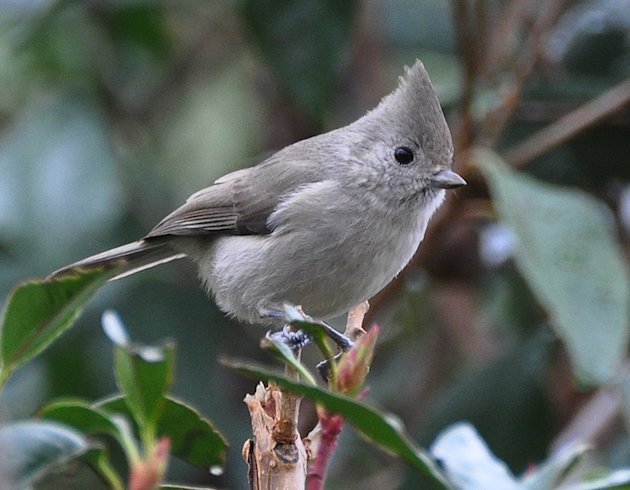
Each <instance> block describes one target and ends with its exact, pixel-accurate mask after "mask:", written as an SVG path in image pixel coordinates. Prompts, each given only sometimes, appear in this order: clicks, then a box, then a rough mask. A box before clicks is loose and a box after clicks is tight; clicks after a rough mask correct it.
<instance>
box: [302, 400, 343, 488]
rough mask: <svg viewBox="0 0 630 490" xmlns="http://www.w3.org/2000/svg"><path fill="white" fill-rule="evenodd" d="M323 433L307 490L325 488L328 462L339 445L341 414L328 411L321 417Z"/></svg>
mask: <svg viewBox="0 0 630 490" xmlns="http://www.w3.org/2000/svg"><path fill="white" fill-rule="evenodd" d="M319 422H320V426H321V435H320V440H319V447H318V448H317V455H316V456H315V459H314V460H313V462H312V463H311V464H310V466H309V468H308V475H307V476H306V490H323V488H324V481H325V480H326V473H327V471H328V464H329V463H330V459H331V457H332V455H333V453H334V452H335V448H336V447H337V439H338V438H339V434H340V433H341V428H342V426H343V417H342V416H341V415H336V414H331V413H329V412H326V415H325V416H324V417H322V418H321V419H320V421H319Z"/></svg>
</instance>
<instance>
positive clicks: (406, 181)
mask: <svg viewBox="0 0 630 490" xmlns="http://www.w3.org/2000/svg"><path fill="white" fill-rule="evenodd" d="M401 148H404V149H401ZM407 150H410V151H411V157H412V160H411V161H407V160H408V157H409V152H408V151H407ZM452 158H453V146H452V141H451V136H450V132H449V130H448V126H447V125H446V121H445V119H444V115H443V114H442V110H441V108H440V105H439V102H438V100H437V97H436V95H435V93H434V91H433V87H432V86H431V82H430V80H429V77H428V74H427V73H426V71H425V69H424V67H423V65H422V63H421V62H419V61H417V62H416V63H415V65H414V66H413V67H412V68H411V69H408V70H407V71H406V73H405V76H404V77H403V78H401V80H400V84H399V86H398V88H397V89H396V90H395V91H394V92H393V93H392V94H390V95H388V96H387V97H385V98H384V99H383V100H382V101H381V103H380V104H379V105H378V106H377V107H376V108H375V109H374V110H372V111H370V112H368V113H367V114H366V115H365V116H363V117H362V118H360V119H359V120H357V121H356V122H354V123H352V124H350V125H348V126H346V127H343V128H340V129H337V130H334V131H331V132H329V133H325V134H322V135H319V136H315V137H313V138H309V139H306V140H303V141H299V142H297V143H295V144H293V145H290V146H288V147H286V148H284V149H283V150H281V151H279V152H278V153H276V154H274V155H273V156H271V157H270V158H268V159H267V160H265V161H264V162H262V163H260V164H259V165H257V166H255V167H251V168H248V169H243V170H238V171H236V172H233V173H231V174H228V175H226V176H224V177H222V178H221V179H219V180H218V181H217V182H215V184H214V185H212V186H210V187H207V188H205V189H203V190H201V191H199V192H197V193H196V194H193V195H192V196H191V197H190V198H189V199H188V201H187V202H186V203H185V204H184V205H183V206H181V207H180V208H178V209H176V210H175V211H174V212H173V213H171V214H170V215H168V216H167V217H166V218H164V219H163V220H162V221H161V222H160V223H159V224H158V225H157V226H156V227H155V228H154V229H153V230H151V231H150V232H149V233H148V234H147V235H146V236H145V237H144V238H143V239H142V240H139V241H137V242H133V243H131V244H128V245H123V246H122V247H118V248H116V249H113V250H110V251H108V252H104V253H102V254H99V255H95V256H93V257H89V258H87V259H84V260H82V261H80V262H77V263H75V264H72V265H70V266H68V267H66V268H64V269H61V270H60V271H57V272H56V273H55V274H56V275H59V274H66V273H68V272H70V271H71V270H73V269H74V268H77V267H78V268H90V267H99V266H103V265H108V264H111V263H113V262H115V261H119V262H120V263H122V264H123V266H122V267H123V272H122V273H121V276H122V275H128V274H131V273H134V272H137V271H138V270H142V269H145V268H147V267H151V266H153V265H157V264H159V263H163V262H166V261H168V260H173V259H175V258H180V257H183V256H189V257H190V258H192V259H193V260H194V261H195V262H196V263H197V266H198V269H199V276H200V278H201V280H202V281H203V282H204V284H205V285H206V287H207V289H208V291H209V292H210V293H211V294H212V295H213V296H214V297H215V299H216V302H217V304H218V305H219V306H220V307H221V308H222V309H223V310H224V311H226V312H227V313H228V314H230V315H232V316H234V317H236V318H238V319H240V320H242V321H246V322H251V323H260V322H261V317H260V313H261V311H263V310H264V309H266V308H270V307H277V306H280V305H281V304H282V303H285V302H288V303H291V304H295V305H301V306H302V307H303V309H304V311H305V312H306V313H307V314H309V315H312V316H314V317H317V318H322V319H325V318H329V317H332V316H336V315H338V314H341V313H344V312H346V311H347V310H348V309H349V308H351V307H352V306H353V305H355V304H358V303H359V302H361V301H363V300H365V299H369V298H370V297H372V296H373V295H375V294H376V293H378V292H379V291H380V290H381V289H382V288H383V287H385V285H386V284H387V283H388V282H390V281H391V280H392V279H393V278H394V277H395V276H396V275H397V274H398V273H399V272H400V271H401V270H402V268H403V267H404V266H405V265H406V264H407V263H408V262H409V260H410V259H411V257H412V256H413V254H414V252H415V251H416V249H417V248H418V245H419V244H420V242H421V240H422V238H423V236H424V233H425V230H426V227H427V223H428V221H429V218H430V217H431V215H432V214H433V213H434V211H435V210H436V209H437V208H438V206H439V205H440V203H441V202H442V200H443V199H444V189H448V188H454V187H459V186H460V185H464V184H465V182H464V180H463V179H462V178H461V177H459V176H458V175H457V174H455V173H454V172H452V171H451V164H452ZM398 160H400V161H398Z"/></svg>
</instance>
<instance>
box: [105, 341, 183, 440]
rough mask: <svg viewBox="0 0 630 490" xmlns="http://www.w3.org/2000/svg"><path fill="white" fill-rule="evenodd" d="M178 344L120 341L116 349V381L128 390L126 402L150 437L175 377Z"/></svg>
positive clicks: (123, 390)
mask: <svg viewBox="0 0 630 490" xmlns="http://www.w3.org/2000/svg"><path fill="white" fill-rule="evenodd" d="M174 360H175V347H174V345H172V344H165V345H164V346H162V347H159V348H158V347H140V346H134V345H122V346H121V345H117V346H116V347H115V351H114V369H115V373H116V382H117V383H118V386H119V387H120V389H121V391H122V392H123V393H124V394H125V402H126V403H127V404H128V405H129V409H130V411H131V414H132V415H133V418H134V420H135V421H136V422H137V424H138V426H139V427H141V429H142V431H148V432H149V435H148V437H152V435H150V434H151V433H152V432H153V431H154V429H155V425H156V423H157V420H158V418H159V417H160V413H161V411H162V409H163V405H164V400H165V398H164V397H165V396H166V392H167V391H168V389H169V387H170V385H171V382H172V380H173V364H174Z"/></svg>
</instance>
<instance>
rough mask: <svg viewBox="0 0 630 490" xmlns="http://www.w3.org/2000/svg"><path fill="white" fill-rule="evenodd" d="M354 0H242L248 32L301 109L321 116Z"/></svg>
mask: <svg viewBox="0 0 630 490" xmlns="http://www.w3.org/2000/svg"><path fill="white" fill-rule="evenodd" d="M354 7H355V2H354V1H352V0H346V1H343V2H339V1H337V0H283V1H281V2H278V1H274V0H245V1H243V3H242V13H243V17H244V19H245V24H246V28H247V34H248V35H249V37H250V38H251V39H252V41H253V43H254V44H255V45H256V47H257V48H258V50H259V51H260V53H261V54H262V56H263V58H264V59H265V60H266V61H267V62H268V63H269V65H270V66H271V67H272V69H273V70H274V71H275V72H276V73H277V74H278V76H279V78H280V80H281V82H282V83H283V84H284V85H285V86H286V87H287V89H288V91H289V93H290V94H291V96H292V97H293V99H294V100H295V101H296V102H297V103H298V105H299V106H300V108H302V109H303V110H306V111H308V113H309V114H310V115H311V116H312V117H315V118H316V119H320V118H321V114H322V112H323V110H324V108H325V104H326V102H327V101H328V100H329V99H330V92H331V89H332V88H333V86H334V85H333V82H334V80H335V77H336V74H337V71H338V68H339V65H340V62H341V61H342V57H343V55H344V51H345V50H344V47H345V46H346V45H347V44H348V40H349V37H350V33H351V28H352V20H353V14H354V12H355V8H354Z"/></svg>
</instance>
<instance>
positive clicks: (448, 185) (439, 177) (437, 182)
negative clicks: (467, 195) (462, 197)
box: [429, 170, 466, 189]
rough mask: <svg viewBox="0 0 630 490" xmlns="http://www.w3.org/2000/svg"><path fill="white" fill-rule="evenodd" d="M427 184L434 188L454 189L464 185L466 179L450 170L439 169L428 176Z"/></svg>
mask: <svg viewBox="0 0 630 490" xmlns="http://www.w3.org/2000/svg"><path fill="white" fill-rule="evenodd" d="M429 184H430V186H431V187H434V188H436V189H456V188H457V187H462V186H464V185H466V181H465V180H464V179H462V178H461V177H460V176H459V175H458V174H456V173H455V172H453V171H452V170H440V171H439V172H437V173H435V174H433V175H432V176H431V177H430V178H429Z"/></svg>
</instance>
